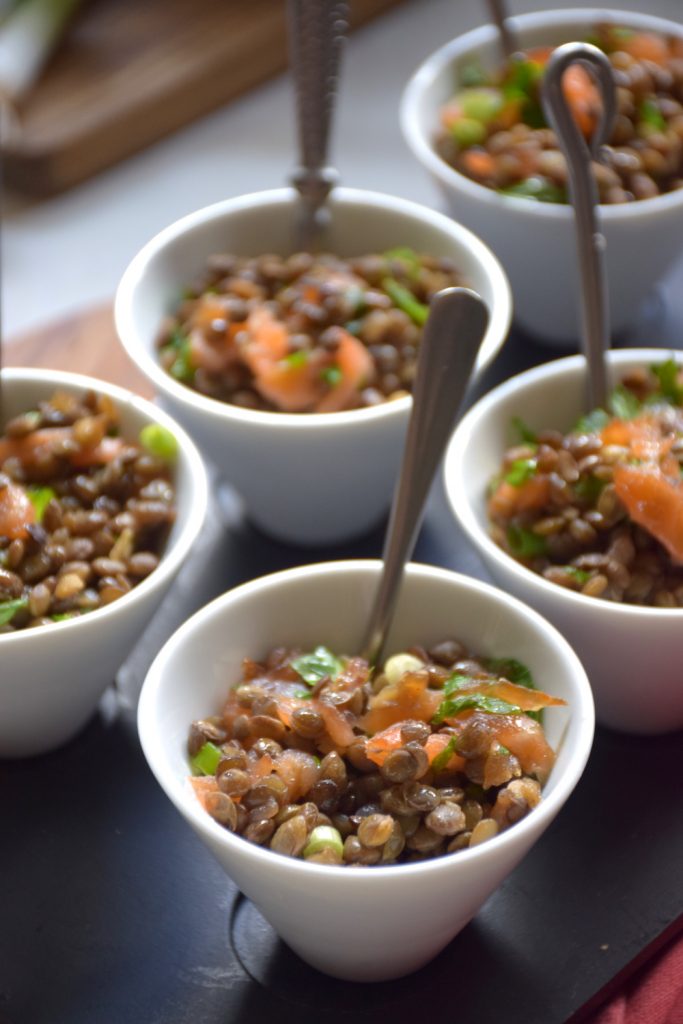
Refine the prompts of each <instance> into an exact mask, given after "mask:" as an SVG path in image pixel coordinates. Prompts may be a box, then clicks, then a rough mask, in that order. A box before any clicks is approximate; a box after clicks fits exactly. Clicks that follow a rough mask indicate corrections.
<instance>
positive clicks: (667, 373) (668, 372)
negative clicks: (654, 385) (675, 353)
mask: <svg viewBox="0 0 683 1024" xmlns="http://www.w3.org/2000/svg"><path fill="white" fill-rule="evenodd" d="M650 370H651V371H652V373H654V375H655V376H656V378H657V380H658V381H659V390H660V391H661V393H662V395H663V397H664V398H667V399H668V400H669V401H670V402H673V404H674V405H682V404H683V387H681V385H680V384H679V383H678V375H679V372H680V370H679V366H678V363H677V362H676V360H675V359H667V360H665V362H663V363H652V365H651V366H650Z"/></svg>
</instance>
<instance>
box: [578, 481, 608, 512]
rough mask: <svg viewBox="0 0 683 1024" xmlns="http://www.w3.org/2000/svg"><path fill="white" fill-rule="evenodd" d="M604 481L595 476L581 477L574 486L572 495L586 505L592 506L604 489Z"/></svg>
mask: <svg viewBox="0 0 683 1024" xmlns="http://www.w3.org/2000/svg"><path fill="white" fill-rule="evenodd" d="M605 483H606V481H605V480H600V479H599V478H598V477H597V476H582V477H580V479H579V480H577V481H576V483H575V484H574V494H575V495H576V497H577V498H580V499H581V501H585V502H586V503H587V504H588V505H594V504H595V503H596V501H597V500H598V498H599V497H600V495H601V494H602V491H603V488H604V487H605Z"/></svg>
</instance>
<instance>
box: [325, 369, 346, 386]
mask: <svg viewBox="0 0 683 1024" xmlns="http://www.w3.org/2000/svg"><path fill="white" fill-rule="evenodd" d="M320 376H321V377H322V379H323V380H324V381H325V383H326V384H327V385H328V386H329V387H331V388H336V387H337V385H338V384H341V381H342V378H343V376H344V374H343V373H342V372H341V370H340V369H339V367H338V366H326V367H325V369H324V370H321V371H320Z"/></svg>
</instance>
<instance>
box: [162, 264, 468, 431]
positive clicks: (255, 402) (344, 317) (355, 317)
mask: <svg viewBox="0 0 683 1024" xmlns="http://www.w3.org/2000/svg"><path fill="white" fill-rule="evenodd" d="M462 283H463V279H462V277H461V276H460V274H459V273H458V271H457V270H456V268H455V266H454V265H453V264H452V262H451V261H450V260H449V259H446V258H443V257H439V258H437V257H432V256H429V255H424V254H417V253H414V252H413V251H412V250H410V249H396V250H392V251H390V252H387V253H385V254H383V255H368V256H359V257H356V258H349V259H340V258H338V257H336V256H333V255H330V254H320V255H316V256H312V255H310V254H308V253H295V254H294V255H292V256H289V257H282V256H274V255H264V256H258V257H253V258H246V257H238V256H232V255H225V254H221V255H217V256H212V257H210V259H209V260H208V262H207V265H206V268H205V270H204V273H203V274H202V276H201V277H200V279H199V280H198V281H197V282H195V283H194V284H193V285H192V286H191V287H189V288H188V289H187V292H186V297H185V299H184V300H183V302H182V303H181V305H180V306H179V308H178V309H177V311H176V312H175V313H174V314H173V315H172V316H170V317H168V319H167V320H166V321H165V322H164V324H163V325H162V327H161V330H160V332H159V337H158V341H157V345H158V349H159V359H160V360H161V364H162V366H163V367H164V368H165V369H166V370H167V371H168V372H169V373H170V374H171V376H173V377H175V378H176V379H177V380H179V381H182V382H183V383H185V384H187V385H188V386H189V387H192V388H194V389H195V390H197V391H200V392H201V393H202V394H205V395H207V396H209V397H210V398H215V399H218V400H219V401H223V402H229V403H231V404H233V405H238V406H243V407H244V408H247V409H259V410H266V411H271V412H272V411H280V412H281V411H286V412H334V411H339V410H345V409H355V408H363V407H368V406H373V405H377V404H378V403H381V402H384V401H387V400H389V399H393V398H397V397H400V396H402V395H405V394H407V393H409V392H410V391H411V389H412V385H413V379H414V375H415V366H416V359H417V350H418V347H419V343H420V338H421V335H422V326H423V324H424V320H425V319H426V315H427V311H428V306H429V302H430V300H431V298H432V296H433V295H434V294H435V293H436V292H438V291H439V290H440V289H442V288H446V287H451V286H453V285H459V284H462Z"/></svg>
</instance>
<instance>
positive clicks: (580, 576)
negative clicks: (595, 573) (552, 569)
mask: <svg viewBox="0 0 683 1024" xmlns="http://www.w3.org/2000/svg"><path fill="white" fill-rule="evenodd" d="M559 568H560V569H561V570H562V572H565V573H566V574H567V576H571V578H572V579H573V580H576V582H577V583H578V584H579V585H580V586H583V585H584V583H588V581H589V579H590V578H591V574H590V573H589V572H586V570H585V569H577V567H576V566H575V565H561V566H560V567H559Z"/></svg>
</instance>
